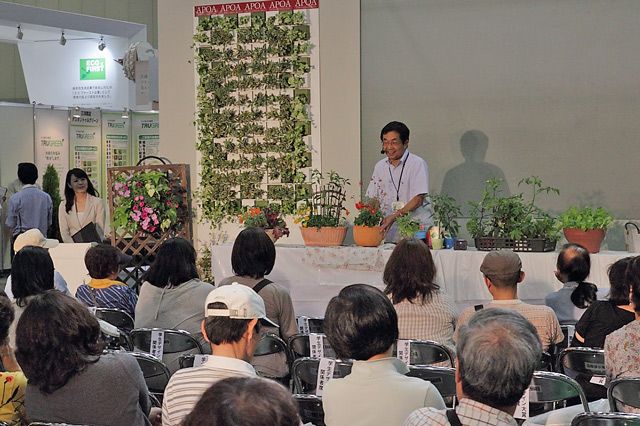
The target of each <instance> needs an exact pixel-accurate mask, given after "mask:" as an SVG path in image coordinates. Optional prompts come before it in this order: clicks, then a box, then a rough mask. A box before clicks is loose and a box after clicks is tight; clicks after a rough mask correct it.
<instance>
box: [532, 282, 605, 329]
mask: <svg viewBox="0 0 640 426" xmlns="http://www.w3.org/2000/svg"><path fill="white" fill-rule="evenodd" d="M577 286H578V283H577V282H573V281H569V282H566V283H564V284H563V286H562V288H561V289H560V290H558V291H554V292H553V293H549V294H547V295H546V296H545V298H544V304H545V305H547V306H549V307H550V308H551V309H553V311H554V312H555V313H556V316H557V317H558V322H560V324H576V323H577V322H578V321H579V320H580V317H582V314H584V311H585V310H586V309H587V308H578V307H577V306H576V305H574V304H573V302H572V301H571V293H573V290H575V289H576V287H577ZM608 295H609V289H608V288H598V291H597V292H596V297H597V298H598V300H602V299H604V298H605V297H607V296H608Z"/></svg>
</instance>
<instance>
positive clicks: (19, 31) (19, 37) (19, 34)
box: [16, 25, 24, 40]
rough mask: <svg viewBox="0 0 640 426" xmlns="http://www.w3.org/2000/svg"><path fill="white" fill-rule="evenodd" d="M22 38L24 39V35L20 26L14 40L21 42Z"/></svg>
mask: <svg viewBox="0 0 640 426" xmlns="http://www.w3.org/2000/svg"><path fill="white" fill-rule="evenodd" d="M22 37H24V33H23V32H22V26H21V25H18V34H16V38H17V39H18V40H22Z"/></svg>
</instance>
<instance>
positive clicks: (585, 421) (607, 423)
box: [571, 413, 640, 426]
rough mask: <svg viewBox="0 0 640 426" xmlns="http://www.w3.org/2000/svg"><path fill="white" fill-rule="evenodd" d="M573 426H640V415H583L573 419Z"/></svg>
mask: <svg viewBox="0 0 640 426" xmlns="http://www.w3.org/2000/svg"><path fill="white" fill-rule="evenodd" d="M571 426H640V414H630V413H581V414H578V415H577V416H576V417H574V418H573V420H572V421H571Z"/></svg>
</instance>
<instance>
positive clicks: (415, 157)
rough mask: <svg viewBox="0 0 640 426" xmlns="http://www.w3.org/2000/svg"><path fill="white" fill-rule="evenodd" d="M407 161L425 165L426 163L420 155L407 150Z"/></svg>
mask: <svg viewBox="0 0 640 426" xmlns="http://www.w3.org/2000/svg"><path fill="white" fill-rule="evenodd" d="M407 163H417V164H424V165H425V166H426V165H427V162H426V161H424V158H422V157H420V156H419V155H417V154H414V153H413V152H409V155H408V156H407Z"/></svg>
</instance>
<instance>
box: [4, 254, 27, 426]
mask: <svg viewBox="0 0 640 426" xmlns="http://www.w3.org/2000/svg"><path fill="white" fill-rule="evenodd" d="M14 259H15V258H14ZM13 316H14V315H13V306H12V305H11V301H10V300H9V298H8V297H7V296H6V295H4V294H0V342H2V343H0V357H2V364H3V365H4V368H5V370H6V371H3V372H0V383H2V386H3V388H2V389H3V390H2V397H0V421H2V422H6V423H9V424H23V423H24V424H27V421H26V411H25V408H24V394H25V390H26V389H27V378H26V377H25V376H24V374H22V370H21V369H20V366H19V365H18V361H16V357H15V355H14V353H13V348H12V347H11V344H10V342H9V326H10V325H11V324H12V322H13ZM21 422H23V423H21Z"/></svg>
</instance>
